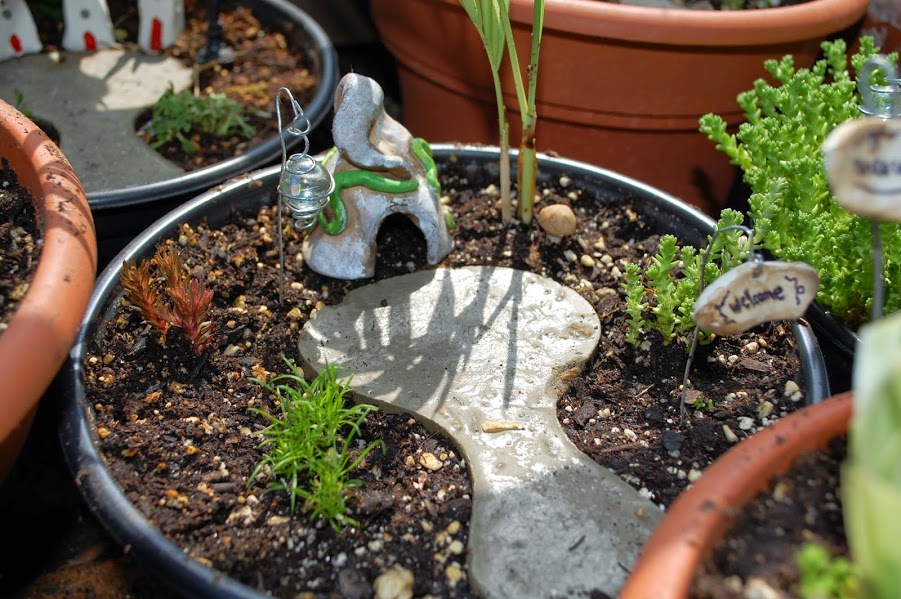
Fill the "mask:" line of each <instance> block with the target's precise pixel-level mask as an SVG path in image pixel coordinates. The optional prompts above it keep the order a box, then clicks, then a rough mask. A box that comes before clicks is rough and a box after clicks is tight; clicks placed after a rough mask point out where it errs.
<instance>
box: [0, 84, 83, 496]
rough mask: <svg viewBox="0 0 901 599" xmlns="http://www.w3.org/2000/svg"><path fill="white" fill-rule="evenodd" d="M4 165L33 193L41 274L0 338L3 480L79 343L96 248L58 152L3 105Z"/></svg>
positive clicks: (71, 175) (0, 141)
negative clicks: (36, 413)
mask: <svg viewBox="0 0 901 599" xmlns="http://www.w3.org/2000/svg"><path fill="white" fill-rule="evenodd" d="M0 159H2V160H4V161H6V162H7V163H9V165H10V167H11V168H12V170H13V171H15V173H16V176H17V178H18V180H19V183H20V184H21V185H22V186H23V187H25V188H26V189H28V190H29V191H30V192H31V195H32V197H33V199H34V206H35V213H36V215H37V220H38V223H39V225H40V227H41V229H42V230H43V239H44V242H43V246H42V249H41V255H40V258H39V262H38V267H37V270H36V272H35V274H34V278H33V280H32V282H31V286H30V287H29V288H28V292H27V293H26V294H25V297H24V298H23V299H22V300H21V302H20V303H19V306H18V309H17V310H16V312H15V313H14V314H13V316H12V319H11V320H10V322H9V326H8V328H7V329H6V331H4V332H3V333H2V334H0V481H2V480H3V478H4V477H5V476H6V474H7V473H8V472H9V470H10V468H11V467H12V464H13V462H14V461H15V458H16V456H17V455H18V453H19V450H20V449H21V445H22V443H23V441H24V440H25V437H26V436H27V434H28V429H29V427H30V425H31V419H32V418H33V416H34V411H35V408H36V407H37V404H38V401H39V400H40V399H41V397H42V395H43V394H44V392H45V391H46V390H47V388H48V387H49V386H50V383H51V382H52V381H53V378H54V377H55V376H56V373H57V371H58V370H59V368H60V366H61V365H62V363H63V361H64V360H65V359H66V356H67V355H68V352H69V349H70V348H71V346H72V344H73V342H74V341H75V335H76V333H77V332H78V327H79V326H80V324H81V318H82V316H83V315H84V312H85V309H86V307H87V304H88V299H89V298H90V297H91V291H92V290H93V288H94V276H95V274H96V269H97V241H96V236H95V233H94V221H93V219H92V217H91V211H90V208H89V206H88V200H87V197H86V196H85V194H84V191H83V190H82V188H81V183H79V181H78V177H77V176H76V175H75V172H74V171H73V170H72V167H71V166H70V165H69V162H68V161H67V160H66V158H65V156H63V154H62V153H61V152H60V151H59V148H57V147H56V145H54V144H53V142H51V141H50V139H49V138H48V137H47V135H46V134H45V133H44V132H43V131H41V130H40V129H39V128H38V126H37V125H35V124H34V123H33V122H31V120H29V119H28V118H26V117H25V116H24V115H23V114H22V113H21V112H19V111H18V110H16V109H15V108H13V107H12V106H10V105H9V104H7V103H5V102H3V101H0Z"/></svg>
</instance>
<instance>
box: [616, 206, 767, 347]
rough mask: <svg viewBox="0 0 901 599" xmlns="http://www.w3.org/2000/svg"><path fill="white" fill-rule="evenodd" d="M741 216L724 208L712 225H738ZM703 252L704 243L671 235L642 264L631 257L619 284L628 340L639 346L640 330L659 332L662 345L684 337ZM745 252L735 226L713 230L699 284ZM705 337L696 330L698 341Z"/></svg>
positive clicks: (688, 329)
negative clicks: (699, 246)
mask: <svg viewBox="0 0 901 599" xmlns="http://www.w3.org/2000/svg"><path fill="white" fill-rule="evenodd" d="M743 219H744V215H743V214H742V213H741V212H738V211H736V210H730V209H726V210H723V212H722V213H721V215H720V220H719V222H717V225H716V226H717V229H723V228H725V227H732V226H736V225H740V224H741V223H742V220H743ZM710 238H712V236H710ZM710 238H708V243H709V240H710ZM706 252H707V250H706V248H704V249H702V250H700V251H699V250H698V249H697V248H695V247H692V246H679V245H678V240H677V239H676V237H675V236H673V235H664V236H662V237H661V238H660V243H659V244H658V246H657V253H656V254H655V255H654V256H652V257H650V258H649V259H648V261H647V262H646V264H645V265H644V267H643V268H642V267H641V266H639V265H638V264H635V263H634V262H633V263H630V264H627V265H626V267H625V272H624V273H623V288H624V289H625V292H626V313H627V314H628V316H629V318H628V325H629V330H628V332H627V333H626V341H627V342H628V343H630V344H631V345H638V343H639V341H640V339H641V334H642V333H643V332H645V331H656V332H658V333H659V334H660V335H661V336H662V337H663V342H664V343H665V344H666V345H669V344H670V343H671V342H672V341H673V340H674V339H683V340H684V339H686V338H688V336H689V335H690V334H691V332H692V331H693V330H694V328H695V323H694V319H693V318H692V313H693V312H694V305H695V301H696V300H697V299H698V296H699V295H700V293H701V267H702V265H703V263H704V256H705V254H706ZM749 252H750V248H749V247H748V239H747V237H746V236H745V235H743V234H742V232H741V231H740V230H735V229H733V230H729V231H723V232H722V233H720V234H718V235H717V236H716V239H715V240H714V241H713V245H712V246H711V247H710V257H709V258H708V260H707V265H706V268H705V269H704V284H705V285H707V284H709V283H711V282H713V281H714V280H715V279H716V278H717V277H719V276H720V275H722V274H723V273H725V272H726V271H728V270H730V269H732V268H734V267H736V266H738V265H739V264H741V263H742V262H744V260H745V258H746V257H747V256H748V254H749ZM709 339H710V336H709V335H708V334H705V333H704V332H703V331H701V332H700V333H699V341H701V342H705V341H709Z"/></svg>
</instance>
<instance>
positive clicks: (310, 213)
mask: <svg viewBox="0 0 901 599" xmlns="http://www.w3.org/2000/svg"><path fill="white" fill-rule="evenodd" d="M282 92H284V93H285V94H286V95H287V97H288V99H289V100H290V101H291V108H292V109H293V111H294V119H293V120H292V121H291V124H290V125H288V127H287V128H286V129H283V128H282V110H281V102H280V99H281V95H282ZM275 113H276V115H277V116H278V133H279V137H280V138H281V142H282V172H281V177H280V178H279V182H278V216H277V219H276V224H277V228H278V260H279V289H278V301H279V303H281V302H282V299H283V297H284V292H285V244H284V239H283V235H282V203H284V204H286V205H287V206H288V208H289V209H290V210H291V216H292V217H293V218H294V221H295V222H294V228H295V229H297V230H299V231H306V230H307V229H309V228H310V227H312V226H313V225H314V224H316V219H317V217H318V216H319V213H320V212H321V211H322V209H323V208H324V207H325V205H326V203H327V202H328V200H329V195H330V194H331V193H332V191H333V190H334V189H335V179H334V177H332V174H331V173H330V172H329V171H328V170H327V169H326V168H325V167H323V166H322V165H321V164H320V163H319V162H318V161H317V160H315V159H314V158H312V157H311V156H310V155H309V154H308V153H307V152H309V150H310V140H309V138H307V133H309V132H310V129H311V127H312V124H311V123H310V121H309V119H307V117H306V116H304V114H303V109H302V108H301V107H300V104H299V103H298V102H297V101H296V100H295V99H294V96H292V95H291V91H290V90H289V89H287V88H285V87H281V88H279V90H278V92H276V94H275ZM285 133H290V134H291V135H300V136H302V137H303V151H302V152H300V153H298V154H292V155H291V157H290V158H289V157H288V151H287V148H286V145H285Z"/></svg>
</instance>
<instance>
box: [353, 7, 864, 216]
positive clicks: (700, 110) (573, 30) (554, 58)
mask: <svg viewBox="0 0 901 599" xmlns="http://www.w3.org/2000/svg"><path fill="white" fill-rule="evenodd" d="M370 2H371V7H372V16H373V20H374V22H375V24H376V26H377V28H378V30H379V32H380V34H381V36H382V40H383V42H384V43H385V45H386V46H387V48H388V49H389V50H390V51H391V53H392V54H393V55H394V56H395V58H396V59H397V62H398V69H399V80H400V87H401V100H402V105H403V121H404V124H405V125H406V126H407V128H409V129H410V131H411V132H412V133H413V134H414V135H418V136H421V137H424V138H426V139H427V140H429V141H430V142H442V141H452V140H458V141H463V142H478V143H491V144H497V143H498V125H497V108H496V103H495V95H494V87H493V84H492V79H491V71H490V68H489V65H488V59H487V57H486V55H485V51H484V49H483V47H482V42H481V40H480V39H479V37H478V34H477V33H476V30H475V28H474V26H473V25H472V23H470V21H469V20H468V18H467V17H466V14H465V12H464V11H463V9H462V8H461V7H460V3H459V2H458V0H370ZM866 10H867V0H813V1H811V2H809V3H805V4H801V5H796V6H789V7H782V8H773V9H766V10H748V11H705V10H678V9H662V8H647V7H640V6H624V5H620V4H614V3H609V2H598V1H596V0H547V2H546V5H545V22H544V33H543V36H542V43H541V56H540V62H539V64H540V69H539V75H538V92H537V104H538V106H537V109H538V134H537V135H538V137H537V142H538V147H539V149H541V150H553V151H555V152H557V153H559V154H560V155H562V156H566V157H570V158H576V159H579V160H584V161H586V162H590V163H592V164H596V165H598V166H601V167H603V168H608V169H611V170H615V171H618V172H621V173H623V174H625V175H628V176H631V177H635V178H637V179H640V180H642V181H644V182H646V183H648V184H650V185H653V186H655V187H658V188H660V189H663V190H664V191H667V192H669V193H672V194H673V195H676V196H677V197H680V198H682V199H684V200H686V201H688V202H690V203H692V204H695V205H696V206H699V207H700V208H702V209H703V210H705V211H707V212H708V213H716V214H718V213H719V210H720V208H721V207H723V206H724V205H725V203H726V200H727V198H728V196H729V192H730V189H731V187H732V185H733V183H734V181H735V179H736V176H737V171H736V170H735V169H734V167H733V166H732V165H730V164H729V160H728V158H726V157H725V156H724V155H722V153H720V152H717V150H716V148H715V147H714V144H713V143H712V142H710V141H709V140H708V139H707V137H706V136H705V135H703V134H701V133H699V132H698V118H699V117H700V116H702V115H703V114H706V113H708V112H714V113H716V114H720V115H722V116H723V117H724V118H725V119H726V122H727V123H730V124H733V125H737V124H738V123H740V122H742V121H743V120H744V116H743V114H742V112H741V110H740V109H739V107H738V105H737V104H736V100H735V99H736V96H737V95H738V93H739V92H742V91H744V90H746V89H748V88H749V87H750V85H751V84H752V83H753V81H754V80H755V79H757V78H758V77H763V76H765V75H766V72H765V70H764V69H763V61H764V60H765V59H768V58H781V57H782V56H783V55H785V54H789V53H790V54H793V55H794V57H795V64H796V65H797V66H809V65H810V64H812V63H813V62H814V60H815V59H816V57H817V55H818V54H819V52H820V42H821V41H822V40H824V39H826V38H828V37H830V36H832V35H833V34H836V33H837V32H840V31H842V30H843V29H845V28H847V27H849V26H851V25H852V24H854V23H855V22H857V21H858V20H859V19H860V18H861V17H862V15H863V14H864V13H865V12H866ZM510 18H511V21H512V22H513V28H514V36H515V39H516V46H517V51H518V53H519V55H520V58H519V60H520V64H521V65H522V66H523V68H525V66H526V65H528V55H529V51H530V36H531V18H532V2H531V1H530V0H511V1H510ZM502 79H503V82H504V95H505V104H506V106H507V114H508V116H509V117H510V120H511V125H510V126H511V130H513V131H514V132H513V133H512V134H511V139H512V141H513V143H518V139H519V136H518V131H519V121H518V114H519V109H518V105H517V103H516V97H515V93H514V91H513V90H514V87H513V84H512V77H511V75H510V71H509V66H508V65H506V64H505V67H504V70H503V72H502Z"/></svg>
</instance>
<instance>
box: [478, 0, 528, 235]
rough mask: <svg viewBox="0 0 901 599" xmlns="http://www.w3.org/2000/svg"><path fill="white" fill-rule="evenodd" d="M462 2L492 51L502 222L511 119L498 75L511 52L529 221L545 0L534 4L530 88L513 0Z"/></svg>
mask: <svg viewBox="0 0 901 599" xmlns="http://www.w3.org/2000/svg"><path fill="white" fill-rule="evenodd" d="M460 4H462V5H463V9H464V10H465V11H466V14H467V15H468V16H469V19H470V20H471V21H472V22H473V24H474V25H475V27H476V30H477V31H478V33H479V37H481V38H482V43H483V44H484V46H485V51H486V52H487V54H488V62H489V64H490V65H491V76H492V78H493V80H494V92H495V99H496V101H497V116H498V125H499V128H500V156H501V159H500V178H501V181H500V189H501V218H502V219H503V221H504V222H509V221H510V220H511V219H512V218H513V208H512V200H511V199H510V161H509V160H508V159H507V158H506V156H507V153H508V152H509V149H510V125H509V123H508V122H507V109H506V107H505V106H504V96H503V90H502V89H501V79H500V69H501V63H502V61H503V59H504V48H505V46H506V49H507V55H508V56H509V57H510V66H511V71H512V73H513V84H514V87H515V88H516V101H517V103H518V104H519V115H520V120H521V121H522V135H521V137H520V143H519V162H518V165H517V174H518V181H517V183H518V188H519V218H520V219H521V220H522V222H524V223H526V224H529V223H530V222H531V221H532V208H533V205H534V202H535V191H536V189H537V177H538V156H537V153H536V152H537V150H536V143H535V127H536V124H537V120H538V113H537V110H536V107H535V94H536V91H537V89H538V55H539V49H540V47H541V32H542V30H543V29H544V0H534V3H533V12H532V51H531V57H530V60H529V68H528V87H526V86H525V85H523V80H522V74H521V72H522V71H521V70H520V67H519V57H518V55H517V54H516V44H515V43H514V41H513V29H512V28H511V26H510V14H509V12H508V11H509V8H510V0H460Z"/></svg>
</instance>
